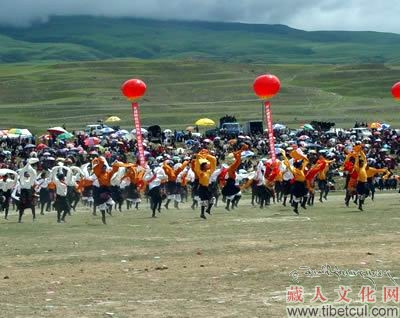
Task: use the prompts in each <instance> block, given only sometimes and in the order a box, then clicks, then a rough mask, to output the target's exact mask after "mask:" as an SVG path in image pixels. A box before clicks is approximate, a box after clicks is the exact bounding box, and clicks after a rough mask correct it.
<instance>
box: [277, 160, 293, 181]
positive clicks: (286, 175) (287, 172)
mask: <svg viewBox="0 0 400 318" xmlns="http://www.w3.org/2000/svg"><path fill="white" fill-rule="evenodd" d="M289 162H290V165H293V159H290V160H289ZM279 170H280V171H281V172H282V179H283V181H289V180H292V179H293V178H294V175H293V173H292V172H291V171H290V170H289V169H288V167H286V165H285V163H284V162H283V161H282V162H281V165H280V166H279Z"/></svg>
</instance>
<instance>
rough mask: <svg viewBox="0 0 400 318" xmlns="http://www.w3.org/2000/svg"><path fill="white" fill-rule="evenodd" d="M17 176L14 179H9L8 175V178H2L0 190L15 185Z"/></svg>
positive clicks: (9, 188)
mask: <svg viewBox="0 0 400 318" xmlns="http://www.w3.org/2000/svg"><path fill="white" fill-rule="evenodd" d="M17 181H18V180H17V178H15V180H14V179H10V177H8V179H7V180H6V181H4V180H0V190H2V191H3V192H7V191H8V190H12V189H13V188H14V187H15V185H16V184H17Z"/></svg>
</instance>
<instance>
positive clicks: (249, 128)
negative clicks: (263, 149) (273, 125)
mask: <svg viewBox="0 0 400 318" xmlns="http://www.w3.org/2000/svg"><path fill="white" fill-rule="evenodd" d="M243 133H244V134H245V135H259V134H261V135H262V134H263V133H264V125H263V121H262V120H251V121H247V122H245V123H244V125H243Z"/></svg>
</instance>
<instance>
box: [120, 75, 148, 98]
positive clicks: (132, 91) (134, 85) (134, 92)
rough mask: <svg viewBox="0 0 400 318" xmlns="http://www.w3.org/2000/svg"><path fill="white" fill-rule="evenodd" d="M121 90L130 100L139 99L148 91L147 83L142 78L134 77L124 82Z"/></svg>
mask: <svg viewBox="0 0 400 318" xmlns="http://www.w3.org/2000/svg"><path fill="white" fill-rule="evenodd" d="M121 91H122V94H123V95H124V96H125V97H126V98H127V99H129V100H135V99H139V98H140V97H142V96H143V95H144V93H145V92H146V84H145V83H144V82H143V81H142V80H140V79H136V78H132V79H130V80H127V81H126V82H125V83H124V84H122V86H121Z"/></svg>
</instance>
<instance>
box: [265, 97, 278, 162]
mask: <svg viewBox="0 0 400 318" xmlns="http://www.w3.org/2000/svg"><path fill="white" fill-rule="evenodd" d="M264 107H265V123H266V126H267V129H268V141H269V149H270V152H271V158H272V162H275V161H276V153H275V140H274V130H273V129H272V114H271V103H270V102H269V101H266V102H264Z"/></svg>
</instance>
